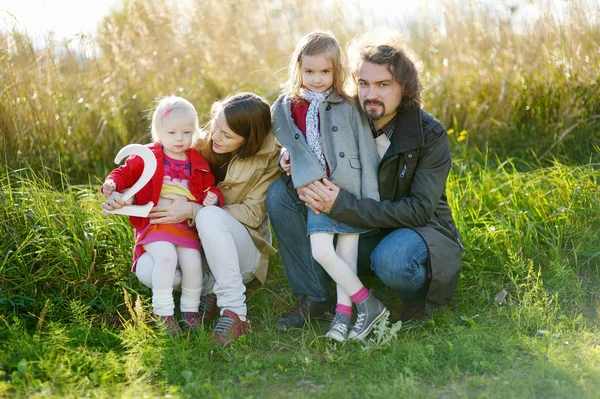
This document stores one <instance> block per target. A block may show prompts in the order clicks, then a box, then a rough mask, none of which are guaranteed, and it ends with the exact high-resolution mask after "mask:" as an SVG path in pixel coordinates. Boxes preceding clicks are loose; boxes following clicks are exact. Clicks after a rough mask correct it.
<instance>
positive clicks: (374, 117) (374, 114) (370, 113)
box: [363, 100, 385, 121]
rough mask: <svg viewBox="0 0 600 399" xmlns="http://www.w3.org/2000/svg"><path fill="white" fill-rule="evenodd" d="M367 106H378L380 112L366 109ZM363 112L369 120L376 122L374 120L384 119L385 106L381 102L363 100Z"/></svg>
mask: <svg viewBox="0 0 600 399" xmlns="http://www.w3.org/2000/svg"><path fill="white" fill-rule="evenodd" d="M369 104H376V105H380V106H381V111H380V112H378V111H377V110H376V109H374V108H371V109H368V108H367V105H369ZM363 110H364V111H365V113H366V114H367V115H368V116H369V119H371V120H372V121H376V120H379V119H381V118H383V117H384V115H385V104H384V103H382V102H381V101H377V100H365V101H363Z"/></svg>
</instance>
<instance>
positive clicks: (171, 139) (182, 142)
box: [157, 109, 196, 160]
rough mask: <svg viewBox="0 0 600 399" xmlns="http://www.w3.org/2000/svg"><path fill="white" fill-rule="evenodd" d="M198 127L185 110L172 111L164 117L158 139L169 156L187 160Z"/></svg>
mask: <svg viewBox="0 0 600 399" xmlns="http://www.w3.org/2000/svg"><path fill="white" fill-rule="evenodd" d="M195 130H196V126H195V124H194V119H193V118H191V117H190V115H189V114H188V113H187V112H186V111H185V110H183V109H177V110H172V111H170V112H169V113H168V114H167V115H166V116H164V117H163V120H162V127H161V128H159V129H158V132H157V133H158V134H157V135H158V139H159V141H160V143H161V144H162V146H163V151H164V152H165V154H167V156H169V157H171V158H175V159H181V160H183V159H185V158H186V155H185V151H187V150H188V149H189V148H190V147H191V145H192V140H193V138H194V132H195Z"/></svg>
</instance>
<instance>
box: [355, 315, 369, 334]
mask: <svg viewBox="0 0 600 399" xmlns="http://www.w3.org/2000/svg"><path fill="white" fill-rule="evenodd" d="M366 316H367V314H366V313H363V312H361V313H359V314H358V315H357V316H356V323H354V328H353V330H357V331H358V330H361V329H362V326H363V323H364V322H365V317H366Z"/></svg>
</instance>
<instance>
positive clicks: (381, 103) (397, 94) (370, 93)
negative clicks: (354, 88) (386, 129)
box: [358, 61, 402, 129]
mask: <svg viewBox="0 0 600 399" xmlns="http://www.w3.org/2000/svg"><path fill="white" fill-rule="evenodd" d="M358 99H359V101H360V104H361V107H362V109H363V110H364V111H365V112H366V114H367V115H368V117H369V118H370V119H371V120H372V121H373V124H374V125H375V127H376V128H377V129H380V128H381V127H383V126H384V125H385V124H386V123H387V122H389V121H390V120H391V119H392V118H393V117H394V115H396V112H397V110H398V106H399V105H400V103H401V102H402V87H401V86H400V84H399V83H398V82H396V81H395V80H394V77H393V76H392V74H391V73H390V71H388V68H387V66H386V65H379V64H373V63H371V62H368V61H364V62H363V63H362V64H361V65H360V68H359V69H358Z"/></svg>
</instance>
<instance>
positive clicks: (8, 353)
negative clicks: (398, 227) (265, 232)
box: [0, 0, 600, 398]
mask: <svg viewBox="0 0 600 399" xmlns="http://www.w3.org/2000/svg"><path fill="white" fill-rule="evenodd" d="M320 3H322V2H318V1H313V0H304V1H302V2H299V1H294V0H285V1H282V2H274V1H260V2H255V1H249V0H248V1H244V0H242V1H238V2H217V1H205V2H197V3H193V4H194V7H195V12H185V11H184V10H180V9H178V8H175V7H171V8H168V10H169V12H167V13H165V12H163V11H162V10H165V9H166V8H165V1H162V0H152V1H147V2H133V1H125V2H124V3H123V4H124V5H123V8H122V9H117V10H115V11H114V12H113V14H112V15H110V16H109V17H107V18H106V19H105V21H104V22H103V24H102V26H101V27H100V28H99V32H98V35H97V37H95V38H94V44H96V45H97V46H98V48H99V49H101V52H100V51H98V52H97V53H95V52H93V51H91V52H90V51H88V52H87V53H86V54H87V55H85V56H82V54H81V53H79V52H77V51H75V50H74V49H73V45H74V43H52V42H48V43H47V45H46V47H44V48H43V49H38V48H35V46H34V45H33V43H32V41H31V39H30V38H28V37H27V36H26V35H23V34H20V33H19V32H17V31H13V32H8V33H0V82H2V83H0V140H1V141H0V156H1V157H2V159H3V161H2V162H0V397H61V398H62V397H106V398H112V397H125V398H127V397H132V398H138V397H183V398H185V397H191V398H246V397H255V398H280V397H290V398H303V397H311V398H312V397H323V398H328V397H342V396H344V397H356V398H364V397H369V398H371V397H372V398H389V397H409V398H413V397H414V398H421V397H423V398H430V397H435V398H488V397H490V398H513V397H519V398H533V397H535V398H596V397H598V394H597V392H600V320H599V319H600V260H599V256H600V240H599V239H598V231H599V230H600V203H599V202H600V200H599V198H600V196H599V192H598V183H599V179H600V176H599V174H598V165H599V164H598V162H599V159H600V157H599V155H600V151H599V150H598V144H599V143H600V93H599V91H600V90H599V88H600V68H599V65H600V52H599V51H598V49H599V48H600V27H599V21H600V19H599V18H598V14H597V13H594V12H593V9H586V8H585V7H584V6H583V3H581V4H578V3H572V4H571V3H570V4H569V6H568V7H567V11H568V12H567V13H565V16H564V18H563V19H561V20H560V21H558V19H557V18H556V17H553V16H552V14H551V12H550V11H551V10H550V9H549V8H544V7H542V8H541V9H542V11H543V12H542V14H541V15H542V16H541V19H540V20H539V21H538V24H537V25H536V28H535V29H521V28H519V29H518V28H517V27H515V26H514V24H513V23H512V19H511V18H512V17H511V15H512V14H511V11H510V10H509V9H506V12H505V13H504V14H502V13H500V14H496V15H492V14H493V13H492V12H491V11H490V10H486V9H483V8H482V7H481V5H480V4H479V3H476V2H466V3H461V4H460V5H459V4H457V3H452V2H448V3H447V4H446V14H445V21H444V24H443V26H441V25H440V24H439V23H433V22H428V21H425V20H424V21H420V22H419V23H417V22H415V23H413V24H409V25H407V26H404V27H403V30H404V31H405V34H406V36H407V41H408V43H409V44H410V45H411V46H412V47H413V48H414V50H415V51H416V52H417V54H418V56H419V57H420V59H421V60H422V61H423V65H424V71H425V74H424V81H425V85H426V88H427V91H426V96H425V108H426V109H427V110H429V111H430V112H432V113H433V114H434V115H435V116H436V117H438V118H439V119H440V120H441V121H442V122H443V123H444V124H445V125H446V126H447V127H448V129H449V133H451V136H450V137H451V143H452V154H453V158H454V165H453V169H452V173H451V175H450V179H449V182H448V189H447V192H448V196H449V200H450V205H451V206H452V208H453V209H454V211H455V218H456V222H457V225H458V227H459V230H460V231H461V233H462V235H463V242H464V243H465V245H466V247H467V250H466V252H465V255H464V265H463V273H462V277H461V280H460V283H459V287H458V291H457V295H456V298H455V299H454V301H453V302H452V303H451V304H450V305H448V306H446V307H444V308H443V309H441V310H440V311H439V312H437V313H436V314H434V316H433V318H432V319H431V320H430V321H429V323H428V325H427V326H426V327H425V328H423V329H421V328H414V327H412V326H410V325H401V324H400V323H399V322H397V321H396V320H397V318H398V315H399V311H400V303H399V302H398V299H397V296H396V294H395V293H394V292H392V291H391V290H389V289H387V288H385V287H383V286H382V284H381V283H380V282H378V281H377V280H375V279H372V278H371V279H370V280H369V279H367V280H366V282H367V284H368V285H369V286H371V287H373V288H374V289H375V291H376V293H377V295H378V296H379V297H381V298H382V299H383V300H384V302H385V303H386V305H387V306H388V308H389V309H390V311H391V314H390V316H389V319H388V321H387V323H386V324H382V325H381V326H380V328H379V329H378V330H377V331H376V332H375V333H374V334H373V336H372V339H370V340H368V341H367V342H366V343H364V344H361V343H355V342H354V343H353V342H350V343H346V344H344V345H339V344H333V343H331V342H329V341H328V340H326V339H325V338H324V337H323V335H324V333H325V331H326V328H327V327H328V323H323V324H313V325H310V326H309V327H307V328H305V329H303V330H294V331H290V332H287V333H282V332H279V331H277V330H276V329H275V328H274V324H275V320H276V318H277V316H278V315H279V314H280V313H282V312H284V311H286V310H288V309H289V308H290V307H291V306H293V305H294V304H295V299H294V298H292V296H291V294H290V291H289V288H288V286H287V283H286V278H285V274H284V271H283V267H282V265H281V260H280V258H279V257H278V256H274V257H272V259H271V265H270V271H269V277H268V279H267V282H266V284H265V286H263V287H258V286H256V285H251V286H250V287H249V292H248V306H249V315H250V317H251V319H252V326H253V333H252V334H250V335H248V336H246V337H243V338H242V339H240V340H238V341H236V342H235V343H234V344H233V345H232V346H231V347H230V348H220V347H218V346H216V345H215V344H214V343H212V341H211V339H210V332H211V330H210V329H207V330H206V331H205V330H201V331H199V332H198V333H196V334H191V335H188V336H183V337H178V338H171V337H169V336H168V335H166V334H164V333H162V332H160V331H157V330H156V329H155V328H154V326H153V325H152V323H151V321H150V313H151V303H150V296H151V292H150V290H148V289H147V288H145V287H144V286H142V285H141V284H140V283H139V282H138V281H137V279H136V278H135V276H134V275H133V274H132V273H130V272H129V269H130V265H131V246H132V242H133V233H132V229H131V227H130V225H129V223H128V222H127V221H126V219H125V218H123V217H110V218H105V217H102V216H101V215H100V209H101V208H100V201H101V197H100V195H99V193H98V191H97V188H98V182H99V181H100V180H101V179H103V178H104V176H105V174H106V173H107V171H108V170H110V169H111V168H112V167H113V165H112V158H113V157H114V154H116V152H117V151H118V149H120V148H121V147H122V146H123V145H124V144H127V143H129V142H146V141H148V140H149V136H148V133H147V124H148V121H147V119H146V115H147V109H149V108H150V107H151V103H152V100H153V99H154V98H155V97H156V96H157V95H160V94H172V93H178V94H180V95H183V96H184V97H186V98H188V99H190V100H191V101H192V102H193V103H194V104H195V105H196V107H197V109H198V112H199V114H200V116H201V118H203V120H206V117H207V114H208V108H209V107H210V104H211V103H212V101H213V100H214V99H216V98H219V97H222V96H224V95H225V94H227V93H229V92H231V91H236V90H252V91H255V92H257V93H260V94H263V95H265V96H266V97H267V98H269V100H273V99H274V98H275V97H276V96H277V94H278V93H279V92H280V86H279V84H280V83H281V82H283V80H284V79H285V76H284V75H285V73H284V72H282V71H281V69H282V68H284V67H285V64H286V61H287V59H286V57H287V56H288V54H289V53H290V52H291V49H292V47H293V45H294V42H295V41H296V40H297V39H298V38H299V37H300V36H301V35H302V34H303V33H305V32H307V31H309V30H311V29H314V28H317V27H321V28H327V29H332V30H333V31H334V32H335V33H336V35H337V36H338V38H339V39H340V41H342V42H343V43H345V42H346V41H347V40H348V39H349V38H350V37H352V36H353V35H354V34H355V33H356V32H358V31H360V30H361V29H363V28H364V26H365V24H366V20H367V17H368V16H366V15H363V18H364V19H363V20H360V21H358V22H356V23H347V20H348V18H350V17H351V16H352V14H351V13H349V12H346V11H343V10H342V11H340V7H335V5H336V4H338V5H339V4H342V3H339V2H338V3H336V2H332V4H333V8H332V10H331V12H329V13H323V12H320V13H319V12H316V11H318V10H319V7H320V6H322V5H321V4H320ZM536 3H538V2H536ZM539 3H541V2H539ZM343 4H346V7H349V6H348V4H350V3H347V2H345V3H343ZM315 15H317V17H315V18H313V17H314V16H315ZM181 21H185V23H181ZM290 21H294V23H290ZM344 21H346V22H344ZM186 24H194V25H193V26H197V27H198V29H197V30H195V31H194V32H190V31H189V28H186V26H189V25H186ZM232 27H235V29H233V28H232ZM192 33H193V34H192ZM209 37H210V38H218V40H217V39H215V40H209V39H208V38H209ZM275 37H277V38H278V39H277V40H274V38H275ZM88 44H89V43H88ZM503 291H505V293H506V297H505V298H504V299H503V300H500V298H498V294H499V293H501V292H503Z"/></svg>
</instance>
